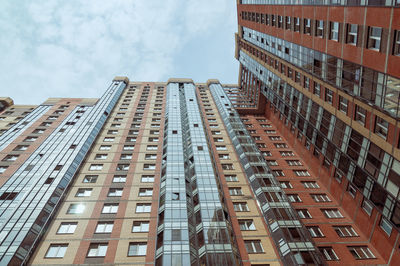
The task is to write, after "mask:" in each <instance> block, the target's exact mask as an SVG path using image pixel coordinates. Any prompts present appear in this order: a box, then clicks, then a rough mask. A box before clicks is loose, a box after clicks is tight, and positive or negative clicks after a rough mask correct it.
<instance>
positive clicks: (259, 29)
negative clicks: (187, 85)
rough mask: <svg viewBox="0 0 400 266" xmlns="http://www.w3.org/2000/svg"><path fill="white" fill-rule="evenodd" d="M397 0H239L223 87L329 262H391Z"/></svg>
mask: <svg viewBox="0 0 400 266" xmlns="http://www.w3.org/2000/svg"><path fill="white" fill-rule="evenodd" d="M399 7H400V1H398V0H386V1H385V0H382V1H379V0H337V1H336V0H307V1H306V0H299V1H290V0H279V1H278V0H238V2H237V9H238V23H239V29H238V34H237V36H236V57H237V59H238V60H239V61H240V63H241V64H240V76H239V84H240V89H238V90H227V93H228V94H229V95H230V96H234V98H232V99H233V100H232V102H233V103H234V104H235V106H236V109H237V110H238V112H239V113H240V114H242V120H243V121H244V123H245V124H246V126H247V128H248V130H249V132H250V134H251V135H252V137H253V139H254V141H255V142H256V143H257V145H258V147H259V149H260V150H261V151H262V152H263V154H264V158H265V159H266V160H267V162H268V164H269V165H270V167H271V169H272V170H273V172H274V173H275V176H276V178H277V179H278V180H279V181H280V182H281V184H282V187H283V188H284V189H285V192H286V193H287V195H288V197H289V199H290V200H291V201H292V206H293V207H294V208H296V209H297V211H298V213H299V215H300V217H301V218H302V222H303V223H304V224H305V225H306V227H307V228H308V230H309V232H310V234H311V235H312V237H313V239H314V241H315V243H316V245H317V246H318V247H319V250H320V251H321V253H322V254H323V255H324V257H325V259H326V260H327V262H328V264H342V265H356V264H358V265H376V264H389V265H400V234H399V231H400V194H399V188H400V162H399V161H400V149H399V148H400V141H399V137H400V124H399V116H400V110H399V91H400V8H399ZM237 95H239V96H237ZM254 95H256V96H257V97H254ZM256 98H258V99H259V100H258V101H254V100H253V101H252V99H256Z"/></svg>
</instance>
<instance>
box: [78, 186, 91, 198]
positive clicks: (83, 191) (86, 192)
mask: <svg viewBox="0 0 400 266" xmlns="http://www.w3.org/2000/svg"><path fill="white" fill-rule="evenodd" d="M91 194H92V189H91V188H80V189H78V191H77V192H76V194H75V197H90V195H91Z"/></svg>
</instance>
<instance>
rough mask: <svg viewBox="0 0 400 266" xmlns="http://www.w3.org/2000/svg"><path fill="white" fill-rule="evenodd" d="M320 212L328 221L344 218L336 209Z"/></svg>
mask: <svg viewBox="0 0 400 266" xmlns="http://www.w3.org/2000/svg"><path fill="white" fill-rule="evenodd" d="M321 211H322V212H323V214H324V215H325V216H326V217H327V218H330V219H336V218H344V217H343V215H342V214H341V213H340V211H339V210H338V209H321Z"/></svg>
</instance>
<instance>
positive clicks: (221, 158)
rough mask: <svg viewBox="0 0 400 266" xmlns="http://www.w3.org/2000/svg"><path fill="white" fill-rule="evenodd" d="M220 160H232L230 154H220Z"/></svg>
mask: <svg viewBox="0 0 400 266" xmlns="http://www.w3.org/2000/svg"><path fill="white" fill-rule="evenodd" d="M218 158H219V159H220V160H228V159H230V157H229V154H218Z"/></svg>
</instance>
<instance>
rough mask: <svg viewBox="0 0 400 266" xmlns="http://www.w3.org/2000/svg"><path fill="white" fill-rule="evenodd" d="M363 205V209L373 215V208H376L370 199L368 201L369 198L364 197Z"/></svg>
mask: <svg viewBox="0 0 400 266" xmlns="http://www.w3.org/2000/svg"><path fill="white" fill-rule="evenodd" d="M361 207H362V208H363V210H364V211H365V212H366V213H367V214H368V215H369V216H371V214H372V210H373V209H374V207H373V206H372V204H371V203H370V202H369V201H367V200H365V199H364V201H363V203H362V205H361Z"/></svg>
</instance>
